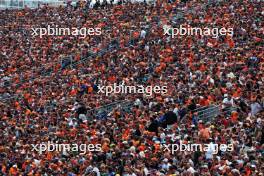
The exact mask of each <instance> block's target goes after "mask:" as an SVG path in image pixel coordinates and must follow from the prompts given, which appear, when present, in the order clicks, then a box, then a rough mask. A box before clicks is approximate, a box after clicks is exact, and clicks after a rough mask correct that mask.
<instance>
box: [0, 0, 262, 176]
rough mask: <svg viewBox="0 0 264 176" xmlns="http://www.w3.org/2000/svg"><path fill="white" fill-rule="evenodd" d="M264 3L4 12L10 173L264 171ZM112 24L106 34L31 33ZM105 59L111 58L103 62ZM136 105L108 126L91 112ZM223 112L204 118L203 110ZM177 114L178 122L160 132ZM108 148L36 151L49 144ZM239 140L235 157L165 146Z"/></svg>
mask: <svg viewBox="0 0 264 176" xmlns="http://www.w3.org/2000/svg"><path fill="white" fill-rule="evenodd" d="M263 6H264V3H263V2H261V1H260V2H258V1H254V2H253V1H235V0H230V1H208V2H204V1H187V2H180V1H165V0H156V1H154V2H153V3H145V2H142V3H130V2H127V1H126V2H123V3H118V4H108V3H105V4H103V5H100V4H96V7H91V5H90V2H86V3H85V2H80V3H77V5H76V6H72V5H70V4H68V5H67V6H66V7H49V6H43V7H39V8H37V9H29V8H25V9H21V10H14V9H12V10H10V9H8V10H2V11H0V41H1V43H0V51H1V52H0V60H1V65H0V80H1V82H0V83H1V85H0V108H1V110H0V113H1V116H0V131H1V132H0V134H1V136H0V137H1V139H0V175H4V176H8V175H11V176H19V175H32V176H33V175H34V176H35V175H36V176H38V175H39V176H42V175H44V176H45V175H47V176H51V175H52V176H53V175H54V176H55V175H67V176H77V175H97V176H99V175H124V176H137V175H138V176H141V175H142V176H143V175H150V176H152V175H153V176H154V175H183V176H185V175H186V176H187V175H216V176H217V175H228V176H239V175H245V176H250V175H254V176H258V175H263V171H264V164H263V163H264V162H263V154H264V153H263V142H264V134H263V124H264V123H263V117H264V112H263V106H264V96H263V95H264V73H263V70H264V69H263V68H264V67H263V63H264V62H263V53H264V52H263V51H264V50H263V33H264V28H263V15H264V11H263ZM179 24H182V25H187V24H188V25H190V26H193V27H201V28H203V27H211V28H213V27H219V28H221V27H225V28H233V29H234V35H233V36H219V37H218V38H212V37H210V36H190V35H189V36H177V37H176V38H171V37H170V36H167V35H164V29H163V28H164V26H165V25H171V26H175V27H177V26H178V25H179ZM47 25H50V26H59V27H67V28H72V27H77V28H81V27H87V28H88V27H92V28H96V27H100V28H101V29H102V34H101V35H100V36H87V37H85V38H82V37H81V36H69V35H65V36H43V37H42V38H40V37H39V36H32V35H31V28H39V27H46V26H47ZM100 53H101V54H100ZM114 83H117V84H121V83H124V84H126V85H138V84H143V85H146V86H147V85H152V86H156V85H160V86H164V85H165V86H167V88H168V92H167V94H166V95H159V94H154V95H153V96H151V97H148V96H145V95H142V94H140V95H139V94H112V95H109V96H106V95H105V94H98V93H97V90H98V86H99V85H104V86H106V85H111V84H114ZM123 100H126V101H131V102H133V104H134V106H133V107H132V108H131V110H130V111H122V108H120V107H117V108H114V109H113V110H112V112H111V113H109V114H108V115H107V116H106V117H105V118H103V119H98V118H96V117H95V115H94V114H89V113H87V111H89V110H92V109H94V108H98V107H100V106H103V105H106V104H109V103H112V102H115V101H123ZM211 105H217V106H219V107H221V111H226V110H227V109H228V108H234V110H232V111H231V112H228V113H221V114H220V115H218V116H217V117H215V118H212V119H209V120H208V119H207V120H204V119H198V118H197V113H194V110H195V109H197V108H200V107H209V106H211ZM168 112H173V113H174V114H175V118H176V120H175V122H174V123H173V124H170V125H165V126H160V125H159V122H158V121H159V119H160V118H161V117H162V116H164V114H166V113H168ZM48 141H53V142H58V143H68V144H69V143H77V144H82V143H87V144H89V143H92V144H101V145H102V151H101V152H87V153H85V154H80V153H74V152H43V153H42V154H39V153H38V152H37V151H32V146H31V144H40V143H42V142H48ZM180 141H181V142H183V143H199V144H207V143H216V144H233V146H234V150H233V151H231V152H227V151H226V152H218V153H217V154H212V153H211V152H210V151H209V152H203V151H195V152H194V151H191V152H187V151H185V152H177V153H174V154H172V153H171V152H169V151H164V148H163V144H175V143H179V142H180Z"/></svg>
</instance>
